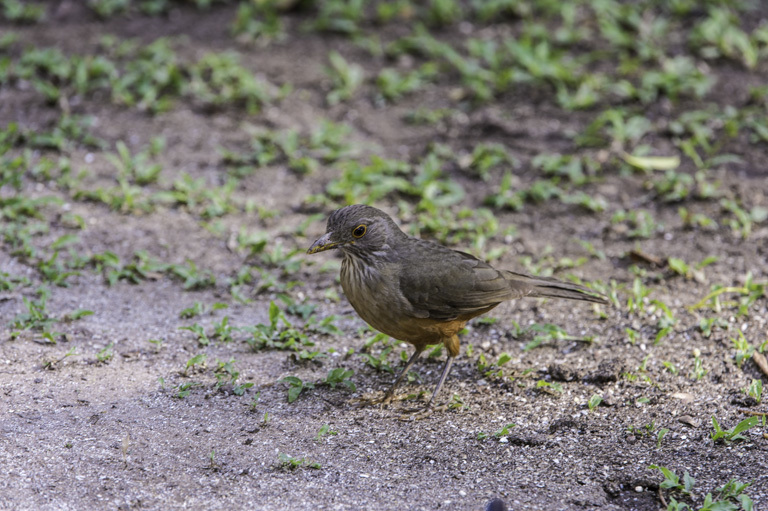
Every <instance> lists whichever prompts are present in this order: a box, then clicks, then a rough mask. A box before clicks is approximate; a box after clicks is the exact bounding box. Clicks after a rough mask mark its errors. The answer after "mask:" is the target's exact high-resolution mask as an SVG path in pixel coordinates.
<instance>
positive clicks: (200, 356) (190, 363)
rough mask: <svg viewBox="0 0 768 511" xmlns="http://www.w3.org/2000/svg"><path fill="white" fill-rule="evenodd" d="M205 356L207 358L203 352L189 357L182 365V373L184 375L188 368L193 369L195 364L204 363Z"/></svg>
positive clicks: (200, 364)
mask: <svg viewBox="0 0 768 511" xmlns="http://www.w3.org/2000/svg"><path fill="white" fill-rule="evenodd" d="M206 358H208V355H206V354H205V353H198V354H197V355H195V356H194V357H192V358H190V359H189V360H187V363H186V365H185V366H184V371H183V373H184V374H185V375H186V374H187V372H188V371H189V370H190V369H194V367H195V366H202V365H204V364H205V359H206Z"/></svg>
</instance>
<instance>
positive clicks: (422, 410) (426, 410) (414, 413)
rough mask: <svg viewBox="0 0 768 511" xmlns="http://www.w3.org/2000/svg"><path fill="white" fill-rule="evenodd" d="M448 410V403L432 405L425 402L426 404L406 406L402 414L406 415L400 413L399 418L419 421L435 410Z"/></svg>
mask: <svg viewBox="0 0 768 511" xmlns="http://www.w3.org/2000/svg"><path fill="white" fill-rule="evenodd" d="M446 410H448V404H447V403H446V404H443V405H438V406H432V404H431V403H429V404H427V405H426V406H420V407H417V408H407V409H405V410H403V414H407V415H401V416H400V417H399V419H400V420H401V421H419V420H422V419H426V418H427V417H429V416H430V415H432V414H433V413H435V412H444V411H446Z"/></svg>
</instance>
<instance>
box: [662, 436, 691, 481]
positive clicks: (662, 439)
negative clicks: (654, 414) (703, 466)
mask: <svg viewBox="0 0 768 511" xmlns="http://www.w3.org/2000/svg"><path fill="white" fill-rule="evenodd" d="M667 433H669V430H668V429H667V428H661V429H660V430H659V431H658V433H656V449H661V441H662V440H664V437H665V436H666V434H667ZM686 474H687V472H686Z"/></svg>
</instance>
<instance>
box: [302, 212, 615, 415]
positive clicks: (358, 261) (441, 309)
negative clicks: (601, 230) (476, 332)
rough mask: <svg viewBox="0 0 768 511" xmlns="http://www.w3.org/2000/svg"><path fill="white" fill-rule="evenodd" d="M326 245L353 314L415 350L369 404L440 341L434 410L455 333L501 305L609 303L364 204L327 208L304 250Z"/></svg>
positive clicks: (454, 351) (389, 394)
mask: <svg viewBox="0 0 768 511" xmlns="http://www.w3.org/2000/svg"><path fill="white" fill-rule="evenodd" d="M331 249H338V250H341V252H342V254H343V260H342V263H341V272H340V277H341V279H340V280H341V287H342V289H343V291H344V295H345V296H346V297H347V299H348V300H349V303H350V304H351V305H352V308H353V309H354V310H355V312H357V314H358V315H359V316H360V317H361V318H362V319H363V320H364V321H365V322H366V323H368V324H369V325H370V326H372V327H373V328H375V329H376V330H379V331H380V332H383V333H384V334H386V335H389V336H390V337H393V338H395V339H398V340H400V341H405V342H407V343H409V344H412V345H413V346H414V348H415V351H414V353H413V354H412V355H411V356H410V358H409V359H408V361H407V362H406V364H405V367H404V368H403V370H402V371H401V372H400V374H399V375H398V376H397V378H396V379H395V382H394V383H393V384H392V386H391V387H390V388H389V390H387V391H386V392H385V394H384V396H383V397H382V398H380V399H376V400H370V402H372V403H381V404H387V403H390V402H391V401H392V400H393V398H394V396H395V390H396V389H397V388H398V386H399V385H400V383H401V382H402V381H403V379H404V377H405V376H406V375H407V374H408V371H409V370H410V369H411V367H412V366H413V364H414V362H416V360H417V359H418V358H419V355H421V353H422V352H423V351H424V349H425V348H426V347H427V346H428V345H434V344H441V343H442V344H443V345H444V346H445V348H446V349H447V352H448V356H447V358H446V361H445V364H444V365H443V369H442V372H441V373H440V378H439V379H438V381H437V385H436V386H435V390H434V391H433V392H432V396H431V398H430V400H429V402H428V403H427V405H426V406H425V407H424V408H423V410H428V409H430V408H432V406H433V403H434V401H435V397H436V396H437V395H438V393H439V392H440V389H441V387H442V386H443V383H444V382H445V379H446V378H447V377H448V373H449V372H450V370H451V365H452V364H453V361H454V359H455V358H456V357H457V356H458V354H459V337H458V334H459V332H460V331H461V330H462V329H463V328H464V326H465V325H466V324H467V322H468V321H469V320H471V319H472V318H475V317H477V316H480V315H482V314H485V313H487V312H488V311H490V310H491V309H493V308H494V307H496V306H497V305H499V304H500V303H502V302H505V301H507V300H515V299H518V298H524V297H539V298H566V299H570V300H582V301H587V302H593V303H599V304H606V303H608V301H607V300H606V298H605V297H604V296H603V295H601V294H599V293H596V292H594V291H592V290H590V289H588V288H586V287H584V286H580V285H577V284H571V283H567V282H562V281H559V280H556V279H554V278H549V277H534V276H531V275H525V274H523V273H517V272H513V271H509V270H499V269H496V268H494V267H493V266H491V265H490V264H489V263H487V262H485V261H482V260H480V259H478V258H476V257H475V256H473V255H471V254H468V253H466V252H461V251H458V250H453V249H451V248H449V247H446V246H444V245H441V244H439V243H436V242H433V241H429V240H424V239H420V238H416V237H413V236H409V235H408V234H406V233H405V232H403V231H402V230H401V229H400V227H398V225H397V224H396V223H395V222H394V220H392V218H391V217H390V216H389V215H387V214H386V213H385V212H383V211H381V210H380V209H377V208H375V207H373V206H368V205H364V204H353V205H350V206H346V207H343V208H340V209H337V210H335V211H333V212H332V213H331V214H330V216H329V217H328V221H327V225H326V231H325V234H323V235H322V236H321V237H320V238H318V239H317V240H316V241H315V242H314V243H312V245H311V246H310V247H309V249H308V250H307V253H308V254H316V253H318V252H323V251H326V250H331Z"/></svg>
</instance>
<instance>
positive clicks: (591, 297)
mask: <svg viewBox="0 0 768 511" xmlns="http://www.w3.org/2000/svg"><path fill="white" fill-rule="evenodd" d="M503 273H504V277H505V278H506V279H507V281H509V284H510V286H512V287H513V288H515V289H517V290H520V291H521V293H522V294H524V295H525V296H531V297H534V298H566V299H568V300H583V301H585V302H594V303H603V304H607V303H608V299H607V298H606V297H605V296H603V295H601V294H600V293H597V292H595V291H592V290H591V289H588V288H586V287H584V286H580V285H578V284H571V283H569V282H563V281H561V280H557V279H553V278H551V277H533V276H531V275H525V274H524V273H515V272H513V271H504V272H503Z"/></svg>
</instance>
